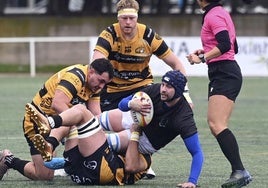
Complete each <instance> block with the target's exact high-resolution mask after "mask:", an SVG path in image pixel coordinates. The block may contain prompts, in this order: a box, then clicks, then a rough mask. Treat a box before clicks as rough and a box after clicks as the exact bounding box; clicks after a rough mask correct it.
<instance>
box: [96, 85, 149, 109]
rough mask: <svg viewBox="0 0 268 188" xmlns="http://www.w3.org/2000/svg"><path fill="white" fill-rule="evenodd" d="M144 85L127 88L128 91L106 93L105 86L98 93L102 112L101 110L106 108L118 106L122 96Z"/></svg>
mask: <svg viewBox="0 0 268 188" xmlns="http://www.w3.org/2000/svg"><path fill="white" fill-rule="evenodd" d="M144 87H146V86H143V87H139V88H136V89H132V90H128V91H120V92H115V93H107V90H106V87H105V88H103V90H102V91H101V93H100V105H101V111H102V112H103V111H108V110H112V109H115V108H118V104H119V102H120V101H121V100H122V99H123V98H125V97H127V96H129V95H132V94H134V93H136V92H138V91H140V90H141V89H143V88H144Z"/></svg>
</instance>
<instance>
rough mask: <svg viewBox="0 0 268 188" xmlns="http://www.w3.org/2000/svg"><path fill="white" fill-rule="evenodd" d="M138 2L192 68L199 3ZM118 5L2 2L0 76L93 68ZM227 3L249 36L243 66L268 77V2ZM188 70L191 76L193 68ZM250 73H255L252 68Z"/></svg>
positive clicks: (142, 18)
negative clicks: (74, 66) (99, 40)
mask: <svg viewBox="0 0 268 188" xmlns="http://www.w3.org/2000/svg"><path fill="white" fill-rule="evenodd" d="M137 1H138V2H139V4H140V12H139V20H138V21H139V22H141V23H144V24H146V25H148V26H149V27H152V28H153V29H154V30H155V31H156V32H157V33H158V34H160V35H161V36H162V37H167V41H168V45H169V46H170V47H171V48H172V49H173V50H174V51H175V52H176V54H177V55H178V56H179V57H180V58H181V59H182V60H183V62H184V61H185V62H184V63H185V64H186V66H189V65H188V63H187V62H186V60H185V56H186V55H187V53H189V52H190V50H192V48H196V47H199V46H201V45H200V44H199V41H200V38H199V34H200V28H201V20H202V14H201V13H202V12H201V10H200V9H199V7H198V4H197V2H196V0H137ZM117 2H118V0H0V57H1V58H0V73H8V72H31V75H32V76H35V74H36V72H55V71H57V70H58V69H60V68H62V67H64V66H67V65H70V64H76V63H82V64H86V63H88V62H89V61H90V57H91V54H92V50H93V48H94V45H95V42H96V38H97V36H98V35H99V34H100V32H101V31H102V30H103V29H105V28H106V27H108V26H110V25H111V24H113V23H115V22H117V15H116V3H117ZM246 2H252V3H250V4H248V3H246ZM222 4H223V6H224V7H225V8H226V9H227V10H228V11H229V12H230V13H231V15H232V17H233V20H234V23H235V25H236V32H237V36H238V37H247V38H244V39H243V40H242V41H240V42H241V43H240V44H243V46H241V49H242V52H243V54H241V55H243V56H240V57H241V61H250V62H254V63H255V64H254V65H259V63H261V64H260V65H261V67H254V69H256V70H258V69H259V70H262V71H263V72H262V73H261V75H265V76H268V55H267V54H268V41H267V40H268V38H267V36H268V1H267V0H223V1H222ZM168 37H171V38H168ZM172 37H175V38H172ZM179 37H182V38H179ZM194 37H196V38H194ZM254 37H263V38H258V39H257V40H256V39H255V38H254ZM193 44H195V46H192V45H193ZM152 61H156V60H155V59H152ZM203 67H205V66H203ZM157 68H158V70H161V68H159V67H157ZM186 68H189V72H190V74H191V71H192V70H191V68H192V67H186ZM245 68H247V69H250V70H253V68H252V67H250V66H248V65H245ZM196 71H197V72H205V71H206V70H205V69H204V70H198V69H196ZM246 71H247V70H246ZM256 73H257V74H258V73H259V71H258V72H256V71H255V73H254V74H256ZM202 74H203V73H202ZM204 74H205V73H204Z"/></svg>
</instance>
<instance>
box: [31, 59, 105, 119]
mask: <svg viewBox="0 0 268 188" xmlns="http://www.w3.org/2000/svg"><path fill="white" fill-rule="evenodd" d="M88 66H89V65H82V64H77V65H72V66H69V67H66V68H64V69H62V70H61V71H59V72H57V73H56V74H54V75H52V76H51V77H50V78H49V79H48V80H47V81H46V82H45V84H44V85H43V87H42V88H41V89H40V90H39V92H37V93H36V95H35V96H34V98H33V103H34V104H35V105H36V106H37V107H39V108H40V110H42V111H43V112H45V113H46V114H48V115H53V114H56V112H55V111H54V110H53V109H51V104H52V100H53V98H54V95H55V91H56V90H61V91H62V92H64V93H65V94H66V96H68V98H69V99H70V104H69V106H70V107H71V106H73V105H75V104H79V103H80V104H86V103H87V101H89V100H100V97H99V94H98V93H97V94H96V93H93V92H92V91H91V90H90V89H89V88H88V84H87V79H88Z"/></svg>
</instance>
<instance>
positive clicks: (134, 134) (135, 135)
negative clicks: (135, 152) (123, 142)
mask: <svg viewBox="0 0 268 188" xmlns="http://www.w3.org/2000/svg"><path fill="white" fill-rule="evenodd" d="M139 139H140V133H139V132H136V131H134V132H132V133H131V136H130V140H131V141H135V142H139Z"/></svg>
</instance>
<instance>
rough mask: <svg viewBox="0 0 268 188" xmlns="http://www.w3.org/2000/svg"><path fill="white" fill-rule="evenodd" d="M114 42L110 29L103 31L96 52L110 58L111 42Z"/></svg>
mask: <svg viewBox="0 0 268 188" xmlns="http://www.w3.org/2000/svg"><path fill="white" fill-rule="evenodd" d="M112 41H113V36H112V33H111V32H109V30H108V29H106V30H103V31H102V32H101V33H100V35H99V37H98V40H97V43H96V46H95V48H94V50H97V51H99V52H101V53H102V54H103V55H105V57H108V56H109V52H110V51H111V48H112V47H111V42H112Z"/></svg>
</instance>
